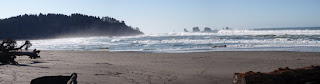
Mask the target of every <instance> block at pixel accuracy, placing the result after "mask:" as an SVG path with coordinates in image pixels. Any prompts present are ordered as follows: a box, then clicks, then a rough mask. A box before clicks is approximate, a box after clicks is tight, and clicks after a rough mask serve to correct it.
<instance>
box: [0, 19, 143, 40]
mask: <svg viewBox="0 0 320 84" xmlns="http://www.w3.org/2000/svg"><path fill="white" fill-rule="evenodd" d="M0 30H1V31H0V39H4V38H12V39H44V38H57V37H65V36H67V37H84V36H129V35H140V34H143V33H142V32H141V31H140V30H139V28H133V27H131V26H127V25H126V24H125V22H124V21H119V20H116V19H114V18H112V17H101V18H100V17H96V16H89V15H84V14H79V13H75V14H71V15H64V14H53V13H49V14H42V13H40V14H24V15H18V16H14V17H10V18H5V19H0Z"/></svg>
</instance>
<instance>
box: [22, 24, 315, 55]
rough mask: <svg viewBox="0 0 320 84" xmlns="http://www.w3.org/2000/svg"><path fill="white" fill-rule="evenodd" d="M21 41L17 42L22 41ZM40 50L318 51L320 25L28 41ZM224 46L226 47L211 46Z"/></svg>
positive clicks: (169, 51)
mask: <svg viewBox="0 0 320 84" xmlns="http://www.w3.org/2000/svg"><path fill="white" fill-rule="evenodd" d="M22 43H23V41H18V44H22ZM31 43H32V44H33V46H32V47H31V48H36V49H40V50H93V51H95V50H97V51H140V52H155V53H163V52H165V53H184V52H209V51H298V52H320V27H319V28H318V27H313V28H269V29H245V30H244V29H243V30H220V31H219V32H218V33H201V32H199V33H188V32H171V33H159V34H148V35H141V36H130V37H86V38H59V39H43V40H31ZM221 45H226V47H213V46H221Z"/></svg>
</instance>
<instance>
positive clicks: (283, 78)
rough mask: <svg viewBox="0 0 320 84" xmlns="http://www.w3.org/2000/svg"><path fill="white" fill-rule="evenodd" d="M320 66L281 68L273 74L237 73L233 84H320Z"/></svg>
mask: <svg viewBox="0 0 320 84" xmlns="http://www.w3.org/2000/svg"><path fill="white" fill-rule="evenodd" d="M319 83H320V66H311V67H305V68H296V69H290V68H289V67H285V68H279V69H278V70H275V71H273V72H268V73H261V72H253V71H249V72H245V73H235V74H234V77H233V84H319Z"/></svg>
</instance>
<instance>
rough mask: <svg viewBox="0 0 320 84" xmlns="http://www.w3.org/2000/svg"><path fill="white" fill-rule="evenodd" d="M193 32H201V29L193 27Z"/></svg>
mask: <svg viewBox="0 0 320 84" xmlns="http://www.w3.org/2000/svg"><path fill="white" fill-rule="evenodd" d="M192 31H193V32H200V29H199V27H193V28H192Z"/></svg>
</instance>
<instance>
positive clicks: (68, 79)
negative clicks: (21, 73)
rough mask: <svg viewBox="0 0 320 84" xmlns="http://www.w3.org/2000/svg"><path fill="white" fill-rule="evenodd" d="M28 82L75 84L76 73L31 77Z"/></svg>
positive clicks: (35, 83)
mask: <svg viewBox="0 0 320 84" xmlns="http://www.w3.org/2000/svg"><path fill="white" fill-rule="evenodd" d="M30 84H77V73H72V74H71V76H61V75H59V76H43V77H39V78H35V79H32V80H31V83H30Z"/></svg>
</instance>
